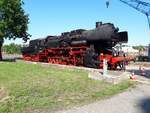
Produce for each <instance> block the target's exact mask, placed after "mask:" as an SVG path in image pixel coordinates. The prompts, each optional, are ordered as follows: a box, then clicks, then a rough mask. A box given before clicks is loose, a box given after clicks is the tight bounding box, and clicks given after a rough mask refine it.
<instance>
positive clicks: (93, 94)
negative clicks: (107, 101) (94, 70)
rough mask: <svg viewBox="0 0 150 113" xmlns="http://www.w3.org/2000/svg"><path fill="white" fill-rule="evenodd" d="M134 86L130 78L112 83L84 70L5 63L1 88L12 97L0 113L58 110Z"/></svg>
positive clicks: (0, 67) (0, 68)
mask: <svg viewBox="0 0 150 113" xmlns="http://www.w3.org/2000/svg"><path fill="white" fill-rule="evenodd" d="M130 86H132V83H131V82H129V81H125V82H123V83H121V84H118V85H110V84H107V83H105V82H103V81H96V80H91V79H89V78H88V77H87V73H86V72H84V71H81V70H73V69H72V70H70V69H69V70H68V69H57V68H55V67H42V66H40V65H38V64H37V65H35V64H26V63H15V62H14V63H10V62H5V63H4V62H2V63H0V88H2V87H3V88H4V89H5V94H6V95H5V96H8V97H9V98H8V99H6V100H4V101H0V113H21V112H24V113H28V112H29V111H30V110H36V109H40V110H44V109H49V110H50V111H53V110H58V109H62V108H66V107H69V106H73V105H80V104H85V103H88V102H92V101H95V100H99V99H102V98H106V97H109V96H112V95H114V94H117V93H120V92H122V91H124V90H125V89H127V88H128V87H130ZM6 92H7V93H6ZM3 98H4V97H3ZM0 99H2V97H1V96H0Z"/></svg>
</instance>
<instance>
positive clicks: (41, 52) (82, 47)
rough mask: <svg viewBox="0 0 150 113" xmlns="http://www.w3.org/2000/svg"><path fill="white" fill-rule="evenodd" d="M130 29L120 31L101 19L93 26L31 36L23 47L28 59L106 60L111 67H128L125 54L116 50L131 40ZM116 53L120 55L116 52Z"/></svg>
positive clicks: (96, 65) (90, 62) (92, 64)
mask: <svg viewBox="0 0 150 113" xmlns="http://www.w3.org/2000/svg"><path fill="white" fill-rule="evenodd" d="M127 42H128V33H127V32H126V31H124V32H119V28H116V27H115V26H114V25H113V24H111V23H102V22H97V23H96V28H95V29H92V30H85V29H77V30H73V31H71V32H64V33H62V34H61V35H60V36H47V37H46V38H44V39H36V40H31V41H30V42H29V46H28V47H24V48H23V49H22V54H23V58H24V60H28V61H36V62H49V63H55V64H65V65H76V66H86V67H91V68H102V65H101V64H102V60H103V59H104V58H105V59H107V61H108V67H109V68H110V69H116V68H117V66H120V67H124V65H123V64H124V60H125V57H124V56H118V55H117V52H115V51H114V50H113V47H114V46H115V45H116V44H118V43H119V44H120V43H127ZM114 52H115V53H116V56H115V55H114Z"/></svg>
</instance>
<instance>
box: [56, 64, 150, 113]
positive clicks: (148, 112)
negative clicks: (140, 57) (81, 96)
mask: <svg viewBox="0 0 150 113" xmlns="http://www.w3.org/2000/svg"><path fill="white" fill-rule="evenodd" d="M142 68H144V69H145V73H146V76H145V77H142V76H140V75H141V72H140V71H139V65H129V66H128V67H127V71H129V72H134V73H135V74H136V76H137V81H141V83H144V84H139V85H137V87H136V88H132V89H129V90H128V91H126V92H123V93H121V94H118V95H116V96H114V97H112V98H109V99H106V100H102V101H98V102H96V103H92V104H89V105H85V106H82V107H76V108H72V109H70V110H65V111H58V112H56V113H150V66H147V67H142ZM148 84H149V85H148Z"/></svg>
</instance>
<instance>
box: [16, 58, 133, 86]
mask: <svg viewBox="0 0 150 113" xmlns="http://www.w3.org/2000/svg"><path fill="white" fill-rule="evenodd" d="M17 62H25V63H32V64H40V65H42V66H53V67H57V68H60V69H66V68H67V69H68V70H69V69H71V70H72V69H78V70H83V71H86V72H87V73H88V77H89V78H90V79H93V80H104V81H106V82H108V83H110V84H118V83H120V82H121V81H123V80H128V79H129V78H130V77H129V76H130V75H131V73H130V72H126V71H108V72H107V74H106V75H103V70H102V69H93V68H86V67H77V66H70V65H60V64H50V63H42V62H30V61H23V60H17Z"/></svg>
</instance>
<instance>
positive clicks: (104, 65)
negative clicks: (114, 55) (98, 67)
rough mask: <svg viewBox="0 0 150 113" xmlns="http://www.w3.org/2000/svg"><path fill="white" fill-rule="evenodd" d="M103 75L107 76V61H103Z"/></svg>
mask: <svg viewBox="0 0 150 113" xmlns="http://www.w3.org/2000/svg"><path fill="white" fill-rule="evenodd" d="M103 75H107V60H106V59H104V60H103Z"/></svg>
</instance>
